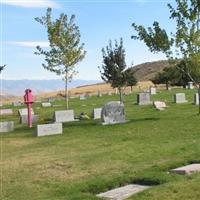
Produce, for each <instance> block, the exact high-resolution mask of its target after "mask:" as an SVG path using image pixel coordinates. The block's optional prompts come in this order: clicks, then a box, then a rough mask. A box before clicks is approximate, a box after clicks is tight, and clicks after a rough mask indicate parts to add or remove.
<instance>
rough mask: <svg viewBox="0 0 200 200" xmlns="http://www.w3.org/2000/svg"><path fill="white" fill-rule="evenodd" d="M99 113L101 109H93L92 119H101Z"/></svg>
mask: <svg viewBox="0 0 200 200" xmlns="http://www.w3.org/2000/svg"><path fill="white" fill-rule="evenodd" d="M101 111H102V108H94V110H93V115H92V116H93V118H94V119H101Z"/></svg>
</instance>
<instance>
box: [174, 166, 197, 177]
mask: <svg viewBox="0 0 200 200" xmlns="http://www.w3.org/2000/svg"><path fill="white" fill-rule="evenodd" d="M170 172H173V173H177V174H186V175H190V174H192V173H196V172H200V164H190V165H186V166H183V167H179V168H176V169H172V170H170Z"/></svg>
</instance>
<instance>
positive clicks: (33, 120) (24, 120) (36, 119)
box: [20, 115, 39, 124]
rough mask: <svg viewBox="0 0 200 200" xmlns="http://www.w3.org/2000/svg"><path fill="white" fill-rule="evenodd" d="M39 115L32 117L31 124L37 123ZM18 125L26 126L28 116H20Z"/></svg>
mask: <svg viewBox="0 0 200 200" xmlns="http://www.w3.org/2000/svg"><path fill="white" fill-rule="evenodd" d="M38 118H39V115H32V123H37V122H38ZM20 123H21V124H28V115H21V116H20Z"/></svg>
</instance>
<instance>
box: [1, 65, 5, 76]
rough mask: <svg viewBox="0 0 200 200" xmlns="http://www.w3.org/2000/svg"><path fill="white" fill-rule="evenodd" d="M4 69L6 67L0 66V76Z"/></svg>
mask: <svg viewBox="0 0 200 200" xmlns="http://www.w3.org/2000/svg"><path fill="white" fill-rule="evenodd" d="M5 67H6V65H2V66H0V74H1V72H2V71H3V70H4V68H5Z"/></svg>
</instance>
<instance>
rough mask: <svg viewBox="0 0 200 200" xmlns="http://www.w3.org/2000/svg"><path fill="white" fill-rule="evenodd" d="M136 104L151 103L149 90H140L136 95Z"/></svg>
mask: <svg viewBox="0 0 200 200" xmlns="http://www.w3.org/2000/svg"><path fill="white" fill-rule="evenodd" d="M137 104H138V105H150V104H152V102H151V99H150V94H149V92H142V93H139V94H138V95H137Z"/></svg>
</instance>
